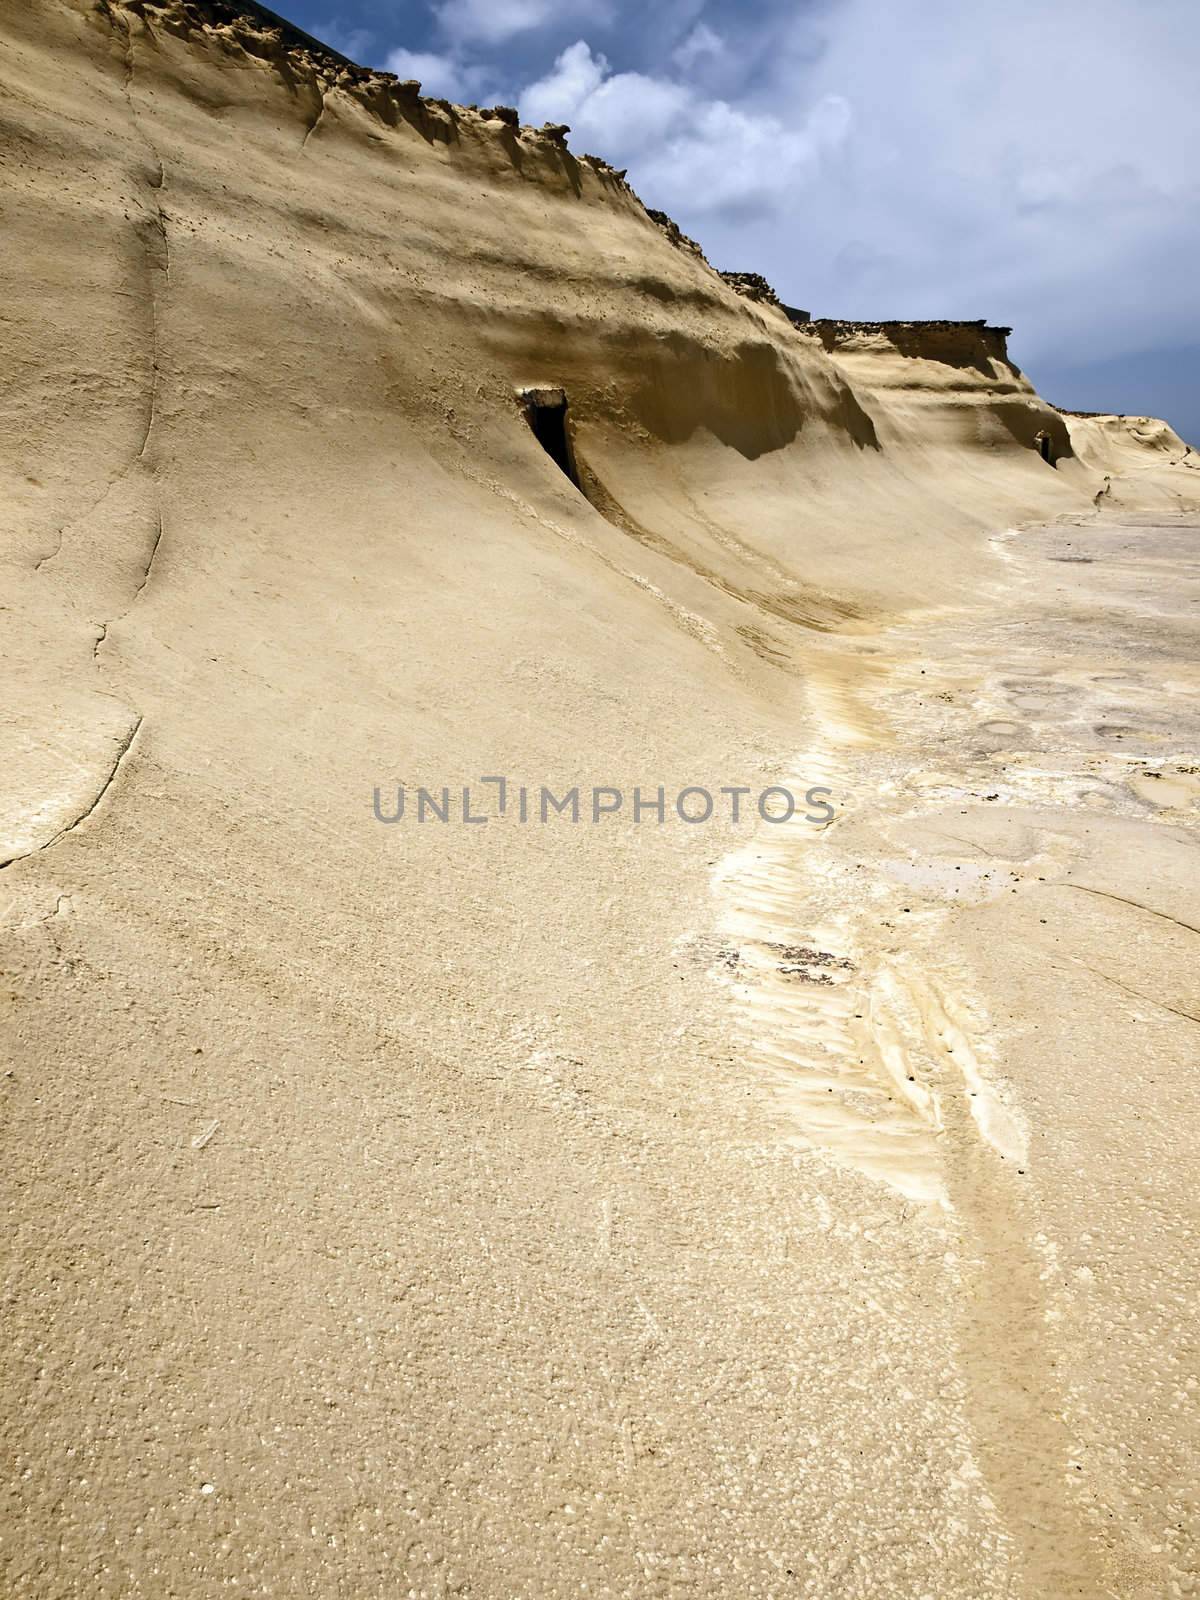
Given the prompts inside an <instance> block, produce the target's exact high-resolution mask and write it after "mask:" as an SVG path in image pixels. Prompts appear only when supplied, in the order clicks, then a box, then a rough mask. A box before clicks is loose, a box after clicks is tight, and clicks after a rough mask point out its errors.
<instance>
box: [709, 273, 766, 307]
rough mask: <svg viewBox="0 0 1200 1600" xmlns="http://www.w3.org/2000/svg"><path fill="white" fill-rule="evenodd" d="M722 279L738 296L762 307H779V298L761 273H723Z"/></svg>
mask: <svg viewBox="0 0 1200 1600" xmlns="http://www.w3.org/2000/svg"><path fill="white" fill-rule="evenodd" d="M721 276H722V278H724V280H725V282H726V283H727V284H728V285H729V287H730V288H731V289H732V290H734V292H735V293H736V294H740V295H744V296H745V298H746V299H747V300H757V301H758V302H759V303H760V304H762V305H769V306H777V305H778V304H779V296H778V295H777V294H776V293H775V291H774V289H772V287H771V285H770V284H769V283H768V282H767V280H766V279H765V278H764V277H763V276H762V274H761V273H760V272H722V273H721Z"/></svg>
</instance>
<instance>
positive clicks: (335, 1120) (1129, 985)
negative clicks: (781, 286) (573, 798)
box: [0, 0, 1200, 1600]
mask: <svg viewBox="0 0 1200 1600" xmlns="http://www.w3.org/2000/svg"><path fill="white" fill-rule="evenodd" d="M207 15H208V14H207V13H206V12H205V11H204V10H203V9H202V8H196V9H194V10H189V9H188V8H187V7H185V6H183V5H181V4H178V3H176V0H170V3H169V4H164V5H162V6H155V5H149V6H142V5H138V6H120V5H115V4H114V5H112V6H107V7H99V8H93V7H92V6H91V5H89V4H86V3H84V0H35V3H33V4H31V5H29V6H27V7H22V8H21V9H20V11H19V12H18V11H8V10H6V12H5V14H4V17H3V25H4V26H3V30H2V32H0V83H2V84H3V86H4V95H5V98H4V104H3V123H2V126H0V133H2V138H3V143H2V147H0V153H2V154H3V158H4V160H3V167H2V169H0V171H2V174H3V178H4V182H5V186H6V188H5V228H4V231H3V235H2V236H0V250H2V251H3V259H4V262H5V265H6V266H7V267H10V268H11V269H12V271H11V283H12V287H11V291H10V293H9V294H8V298H7V299H6V302H5V307H4V322H3V324H2V325H0V326H2V330H3V337H4V341H5V351H6V359H7V363H8V365H7V368H6V371H7V377H6V383H5V386H4V389H3V393H2V394H0V404H2V407H3V422H4V427H3V429H2V430H0V446H2V448H0V514H2V517H3V526H2V530H0V531H2V533H3V563H4V564H3V582H4V592H3V599H2V606H3V609H2V610H0V625H2V636H0V652H2V655H3V661H4V664H5V679H4V683H5V695H4V698H3V702H2V704H0V732H2V734H3V739H4V746H3V760H2V762H0V862H4V863H5V865H3V866H2V867H0V952H2V961H3V969H4V979H5V983H4V989H3V991H2V1000H3V1024H4V1034H3V1038H4V1049H5V1052H6V1061H5V1068H4V1070H5V1072H6V1076H5V1077H4V1078H3V1080H0V1081H2V1083H3V1087H4V1089H5V1092H6V1098H7V1109H6V1116H5V1120H4V1124H3V1127H4V1139H5V1149H4V1160H3V1194H4V1207H5V1211H4V1215H5V1221H6V1225H7V1226H6V1244H7V1251H6V1263H5V1277H4V1293H5V1307H6V1314H7V1337H6V1342H5V1345H4V1351H3V1363H4V1373H3V1377H4V1397H5V1416H4V1424H5V1430H6V1439H7V1460H8V1462H9V1471H8V1474H7V1478H6V1483H5V1488H4V1501H3V1542H2V1543H0V1564H2V1569H3V1572H4V1588H5V1592H6V1593H12V1594H14V1595H23V1596H31V1597H37V1600H43V1597H47V1600H48V1597H60V1596H62V1597H66V1596H71V1597H75V1596H87V1597H89V1600H90V1597H92V1596H102V1597H109V1596H127V1595H128V1596H133V1595H138V1596H143V1595H144V1596H147V1597H154V1600H158V1597H160V1596H179V1597H186V1600H193V1597H195V1600H207V1597H209V1596H212V1595H215V1594H218V1593H221V1594H224V1593H237V1594H246V1595H254V1594H264V1595H274V1596H292V1595H304V1596H314V1597H321V1600H324V1597H326V1596H329V1597H335V1596H336V1597H349V1600H374V1597H376V1596H380V1597H382V1596H388V1597H390V1596H393V1595H400V1596H404V1595H413V1596H439V1597H440V1596H448V1595H454V1594H464V1595H475V1596H486V1597H495V1600H507V1597H516V1596H529V1597H542V1596H546V1597H558V1596H569V1595H593V1596H625V1595H630V1596H644V1595H645V1596H658V1595H662V1596H667V1595H670V1596H676V1595H679V1596H683V1595H693V1594H704V1595H722V1596H747V1597H757V1596H787V1595H804V1596H812V1597H821V1600H825V1597H829V1596H837V1597H840V1596H846V1597H863V1600H866V1597H872V1600H873V1597H877V1596H898V1597H905V1600H909V1597H912V1600H918V1597H925V1596H929V1597H936V1600H977V1597H979V1600H986V1597H992V1596H1005V1597H1012V1600H1017V1597H1020V1600H1043V1597H1058V1596H1111V1597H1121V1600H1124V1597H1127V1596H1129V1597H1134V1596H1135V1597H1138V1600H1143V1597H1150V1596H1159V1595H1186V1594H1189V1593H1193V1592H1195V1586H1196V1577H1197V1573H1196V1557H1195V1549H1196V1542H1197V1541H1196V1527H1197V1519H1196V1515H1195V1506H1194V1503H1192V1501H1190V1500H1189V1498H1188V1496H1189V1494H1190V1493H1191V1492H1192V1491H1193V1490H1194V1472H1193V1471H1192V1470H1191V1468H1192V1466H1193V1463H1194V1458H1195V1453H1196V1451H1195V1447H1196V1438H1195V1423H1194V1416H1195V1386H1196V1381H1197V1378H1196V1360H1195V1348H1194V1343H1193V1342H1191V1341H1193V1340H1194V1333H1193V1330H1194V1326H1195V1309H1196V1306H1195V1299H1196V1295H1195V1289H1196V1273H1195V1241H1194V1236H1192V1235H1190V1234H1189V1229H1191V1228H1193V1227H1194V1222H1195V1217H1196V1201H1195V1187H1196V1183H1195V1180H1196V1161H1195V1154H1194V1150H1195V1137H1194V1121H1193V1120H1192V1118H1193V1115H1194V1094H1195V1091H1194V1075H1193V1056H1194V1040H1195V1036H1196V1027H1197V1017H1198V1016H1200V996H1198V995H1197V992H1196V977H1195V974H1196V970H1197V968H1196V956H1195V948H1194V945H1195V941H1196V940H1197V939H1200V934H1198V933H1197V932H1196V929H1197V928H1198V927H1200V905H1198V904H1197V901H1198V899H1200V890H1198V883H1197V873H1196V869H1195V858H1194V855H1193V840H1194V837H1195V826H1196V818H1197V805H1196V799H1197V793H1198V789H1197V784H1198V782H1200V779H1198V776H1197V772H1196V770H1195V769H1196V767H1197V766H1200V750H1198V744H1200V740H1198V738H1197V730H1196V711H1195V705H1196V695H1195V691H1196V678H1197V672H1198V668H1197V665H1196V663H1197V660H1198V654H1197V648H1196V645H1197V641H1196V626H1195V621H1194V617H1195V600H1196V584H1197V566H1196V551H1197V549H1198V548H1200V547H1198V545H1197V536H1198V532H1200V514H1198V511H1197V507H1198V504H1200V474H1198V473H1197V471H1196V470H1195V466H1194V464H1193V463H1194V460H1195V457H1194V455H1190V454H1189V453H1188V452H1187V450H1186V447H1185V446H1184V445H1183V443H1182V442H1181V441H1180V440H1178V439H1177V438H1176V437H1175V436H1174V435H1173V434H1172V433H1171V431H1170V429H1169V428H1167V427H1165V426H1164V425H1163V424H1161V423H1155V422H1153V421H1151V420H1148V419H1133V420H1122V419H1116V418H1112V419H1099V420H1095V421H1089V422H1083V421H1080V420H1078V419H1064V418H1062V417H1060V416H1059V414H1058V413H1056V412H1055V411H1054V410H1053V409H1052V408H1051V407H1049V406H1048V405H1047V404H1046V403H1045V401H1043V400H1042V399H1041V398H1040V397H1038V396H1037V395H1036V394H1034V392H1033V390H1032V388H1031V387H1030V386H1029V384H1028V383H1027V381H1026V380H1025V379H1024V378H1023V377H1022V376H1021V374H1020V373H1018V372H1016V370H1015V369H1014V368H1012V367H1011V365H1009V364H1008V363H1007V361H1006V360H1004V359H1003V358H1002V357H1000V356H997V355H995V354H994V353H989V351H988V350H987V349H986V348H984V346H983V345H982V344H981V342H980V341H979V340H978V339H977V338H976V337H975V336H973V335H970V334H969V333H963V334H962V335H961V336H960V335H954V336H953V337H951V338H950V339H949V342H948V343H947V342H946V341H942V343H941V344H940V345H939V346H938V348H937V349H936V350H934V349H928V350H925V351H924V352H923V353H922V352H921V351H918V352H917V353H915V354H914V353H911V352H910V353H907V354H906V353H905V352H904V351H902V350H900V349H898V348H897V347H895V346H893V344H892V343H891V342H890V341H889V340H888V339H887V338H886V337H883V336H871V337H869V338H863V339H856V340H851V341H849V343H848V344H847V345H846V346H845V347H844V348H841V349H834V350H832V351H831V352H827V351H826V350H825V349H824V348H822V346H821V345H820V343H819V342H818V341H817V340H816V339H814V338H812V337H809V336H806V335H804V334H801V333H797V332H795V331H794V330H792V329H791V328H790V327H788V326H787V325H786V323H785V322H784V320H783V318H782V317H781V315H780V314H779V313H778V312H775V311H773V310H771V309H770V308H761V307H757V306H753V305H751V304H749V303H747V302H746V301H743V300H740V299H739V298H738V297H737V296H736V295H734V294H733V293H732V292H731V291H729V290H728V289H727V288H725V287H724V286H723V285H722V284H721V283H720V282H719V280H717V279H716V278H715V277H714V276H713V275H712V274H711V272H709V271H708V269H707V268H706V267H704V265H703V264H702V263H700V262H698V261H697V260H696V259H695V258H694V257H692V256H690V255H688V254H687V253H686V252H685V251H681V250H679V249H677V248H675V247H674V246H673V245H672V244H671V243H670V242H669V241H668V240H667V239H666V237H665V236H664V235H663V234H662V233H661V232H660V231H659V229H657V228H656V227H655V226H654V225H653V224H652V223H651V222H650V221H649V220H648V219H647V217H646V216H645V214H644V212H643V211H642V209H641V207H640V205H639V204H638V202H637V201H636V199H635V198H634V197H633V196H632V195H631V194H630V193H629V191H628V190H627V189H625V188H624V187H623V186H622V185H621V184H620V183H619V181H618V180H617V179H616V178H615V177H613V176H612V175H611V173H608V172H606V171H605V170H604V169H603V168H601V167H595V166H588V165H586V164H580V163H576V162H574V160H573V159H572V158H570V157H568V156H566V155H565V154H564V153H563V152H562V150H561V149H560V148H559V146H558V145H557V144H556V143H555V141H554V140H553V139H550V138H548V137H546V136H544V135H541V134H537V133H534V132H532V131H530V130H524V131H522V132H520V133H516V132H514V131H512V130H508V129H507V128H506V127H505V125H504V124H502V123H500V122H498V121H496V120H495V119H491V120H489V119H486V118H484V117H481V116H480V115H478V114H474V113H468V112H461V113H453V112H450V111H448V110H447V109H446V108H443V107H439V106H438V105H436V104H430V103H422V102H419V101H415V100H413V99H412V98H411V97H407V98H406V97H404V96H403V95H400V94H399V93H398V92H397V91H395V90H393V89H391V88H389V87H388V86H387V85H385V84H381V83H379V82H378V81H364V82H355V81H349V80H347V81H343V82H340V83H339V82H337V81H335V79H334V75H333V74H331V73H328V72H323V69H319V68H318V67H315V66H314V65H313V63H312V62H311V61H306V60H305V58H303V57H301V56H296V55H288V54H287V53H286V52H284V51H283V50H282V49H281V47H280V45H279V42H278V41H277V40H272V39H270V38H269V36H267V35H264V34H263V33H262V32H261V31H260V30H255V29H253V28H245V27H239V26H237V25H224V24H222V25H220V26H215V25H210V24H211V17H210V18H209V20H208V21H206V20H205V18H206V16H207ZM535 383H543V384H551V383H555V384H563V385H565V386H566V387H567V389H568V391H569V393H570V395H571V406H572V415H573V418H574V425H575V439H576V443H577V446H578V448H579V452H580V460H581V463H582V465H583V467H584V469H585V481H586V483H587V486H588V487H589V489H590V492H591V493H592V495H593V498H594V502H595V503H594V504H589V502H588V501H587V500H586V499H584V498H583V496H581V495H580V494H579V493H578V492H577V490H576V489H574V488H573V487H572V486H571V485H570V484H569V483H568V482H567V481H566V479H565V478H564V477H563V476H562V475H561V474H560V473H559V472H558V471H557V469H556V468H555V467H554V466H553V465H552V464H551V463H550V462H549V461H548V460H547V458H546V457H545V456H544V454H543V453H542V452H541V451H540V450H539V449H538V447H537V445H536V443H535V442H534V440H533V437H532V435H531V433H530V431H529V429H528V427H527V426H526V424H525V422H524V420H523V418H522V415H521V413H520V410H519V408H518V407H517V405H516V402H515V398H514V390H515V389H516V388H517V387H519V386H521V385H524V384H535ZM1043 430H1045V431H1049V432H1051V433H1052V434H1053V436H1054V438H1055V440H1056V442H1057V445H1058V447H1059V448H1060V449H1062V450H1063V451H1064V452H1065V451H1067V450H1070V451H1072V452H1073V453H1072V454H1069V455H1068V454H1064V455H1063V458H1062V459H1061V461H1060V464H1059V466H1058V468H1057V470H1056V469H1054V468H1052V467H1049V466H1047V465H1046V464H1045V463H1044V462H1043V461H1042V460H1041V459H1040V458H1039V456H1038V454H1037V451H1036V449H1035V448H1034V443H1035V438H1036V435H1037V433H1038V432H1039V431H1043ZM597 506H599V507H600V510H597V509H596V507H597ZM601 512H603V514H601ZM489 772H493V773H495V772H503V773H507V774H509V775H510V776H512V777H513V778H515V779H518V780H520V779H525V780H528V781H529V782H531V783H534V784H540V783H542V782H546V783H550V784H553V785H554V786H555V787H556V789H560V788H561V787H563V786H566V785H569V784H571V783H574V782H579V783H582V784H587V785H590V784H592V783H618V784H622V785H625V786H627V787H628V786H631V785H632V784H634V783H638V782H640V783H643V784H646V785H656V784H658V783H663V784H665V785H666V786H668V788H669V789H671V790H672V792H673V791H674V790H675V789H678V788H679V787H680V786H681V785H682V784H685V783H707V784H710V785H717V784H721V783H731V784H733V783H749V784H755V785H761V784H762V783H765V782H768V781H772V780H777V779H780V778H788V777H791V776H796V777H798V778H800V779H802V780H803V782H804V783H805V785H807V784H808V783H811V782H816V781H818V780H822V779H824V780H826V781H827V782H828V783H829V784H830V786H831V787H832V788H833V789H834V791H835V794H836V797H837V801H838V808H837V817H836V821H835V822H834V824H833V825H832V826H831V827H829V828H828V829H826V830H824V831H823V832H818V831H816V830H814V829H812V828H809V827H805V828H804V829H803V831H801V832H796V831H794V830H782V829H777V828H772V827H769V826H766V825H762V826H759V827H758V828H757V829H750V828H745V827H743V828H739V829H734V828H732V827H730V826H728V825H721V826H718V825H714V826H712V827H705V828H686V827H683V826H682V825H679V824H675V825H671V826H665V827H663V828H661V829H660V828H657V827H654V826H649V827H642V828H636V827H634V826H632V825H629V824H622V825H615V826H614V827H613V828H611V829H598V828H591V827H586V826H580V827H570V826H567V825H565V824H564V825H563V826H561V827H556V826H554V825H551V826H548V827H546V828H540V827H524V828H522V827H521V826H520V825H518V824H517V823H516V822H515V821H514V819H513V818H512V817H511V816H510V817H509V818H507V819H506V820H505V822H503V823H496V824H494V825H488V826H486V827H482V828H466V827H462V826H447V827H438V826H436V825H434V826H426V827H423V828H414V827H410V826H407V825H406V826H398V827H396V828H384V827H382V826H380V825H379V824H378V823H376V822H375V821H374V819H373V817H372V815H371V803H370V802H371V791H372V787H373V786H374V785H375V784H384V785H391V784H394V783H396V782H407V783H410V784H413V783H422V782H424V783H430V784H434V785H440V784H441V783H443V782H445V783H458V782H462V781H467V780H471V779H474V778H476V777H478V776H479V775H480V774H483V773H489ZM781 968H783V969H787V970H780V969H781ZM826 979H827V980H829V981H823V980H826Z"/></svg>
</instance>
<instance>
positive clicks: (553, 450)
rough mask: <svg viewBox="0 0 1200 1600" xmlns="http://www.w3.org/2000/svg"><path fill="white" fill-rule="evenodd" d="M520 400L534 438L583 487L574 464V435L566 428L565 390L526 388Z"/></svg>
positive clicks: (573, 480)
mask: <svg viewBox="0 0 1200 1600" xmlns="http://www.w3.org/2000/svg"><path fill="white" fill-rule="evenodd" d="M521 401H522V403H523V405H524V407H525V415H526V416H527V417H528V418H529V426H530V427H531V428H532V429H533V435H534V438H535V439H536V440H537V442H538V443H539V444H540V445H541V447H542V449H543V450H544V451H545V452H546V454H547V455H548V456H549V457H550V459H551V461H553V462H554V464H555V466H556V467H558V468H559V469H560V471H562V472H563V473H565V474H566V476H567V477H568V478H570V480H571V482H572V483H573V484H574V485H575V487H576V488H577V489H580V488H581V487H582V486H581V484H580V482H579V473H578V471H577V470H576V467H575V453H574V451H573V450H572V449H571V435H570V433H569V432H568V429H567V397H566V394H565V392H564V391H563V390H562V389H526V390H525V391H524V392H523V393H522V395H521Z"/></svg>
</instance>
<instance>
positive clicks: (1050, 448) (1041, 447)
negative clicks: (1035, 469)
mask: <svg viewBox="0 0 1200 1600" xmlns="http://www.w3.org/2000/svg"><path fill="white" fill-rule="evenodd" d="M1033 442H1034V444H1035V445H1036V446H1037V453H1038V455H1040V456H1041V458H1042V460H1043V461H1044V462H1045V463H1046V465H1047V466H1050V467H1052V466H1054V464H1055V462H1054V445H1053V444H1052V443H1051V441H1050V435H1049V434H1048V433H1039V434H1038V436H1037V437H1036V438H1035V439H1034V441H1033Z"/></svg>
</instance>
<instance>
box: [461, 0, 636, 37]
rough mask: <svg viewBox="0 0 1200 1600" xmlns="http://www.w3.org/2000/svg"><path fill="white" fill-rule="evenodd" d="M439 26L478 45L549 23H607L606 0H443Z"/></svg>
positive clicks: (609, 8) (608, 11)
mask: <svg viewBox="0 0 1200 1600" xmlns="http://www.w3.org/2000/svg"><path fill="white" fill-rule="evenodd" d="M436 11H437V20H438V26H439V28H440V29H441V31H442V32H443V33H444V34H445V35H446V37H447V38H449V39H454V40H457V41H459V42H460V43H461V44H464V45H467V46H470V47H472V48H477V47H479V46H480V45H490V44H500V43H503V42H504V41H505V40H507V39H511V38H514V37H515V36H516V35H517V34H521V33H530V32H532V31H533V30H535V29H537V28H543V27H545V26H546V25H547V24H549V23H552V22H553V23H560V24H561V23H566V24H574V23H605V22H608V21H609V19H610V17H611V14H612V13H611V7H610V6H609V4H608V3H607V0H443V4H441V5H439V6H438V7H437V8H436Z"/></svg>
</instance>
